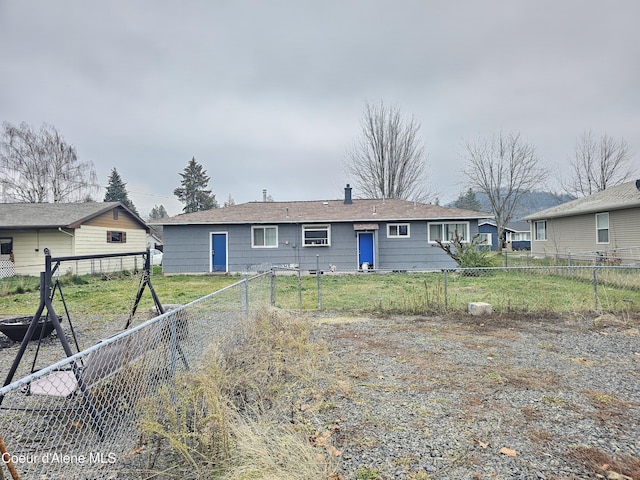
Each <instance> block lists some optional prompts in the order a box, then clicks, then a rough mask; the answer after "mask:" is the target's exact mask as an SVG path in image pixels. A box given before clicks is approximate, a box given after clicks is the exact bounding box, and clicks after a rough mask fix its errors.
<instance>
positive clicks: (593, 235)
mask: <svg viewBox="0 0 640 480" xmlns="http://www.w3.org/2000/svg"><path fill="white" fill-rule="evenodd" d="M523 220H527V221H529V222H530V224H531V253H532V255H538V256H558V255H559V256H563V257H564V256H566V257H573V258H581V257H584V258H593V259H595V260H596V261H605V262H609V263H638V262H640V181H633V182H628V183H624V184H621V185H617V186H615V187H610V188H607V189H606V190H603V191H601V192H597V193H595V194H593V195H589V196H587V197H583V198H578V199H576V200H573V201H571V202H567V203H564V204H561V205H557V206H555V207H552V208H548V209H546V210H542V211H540V212H536V213H533V214H531V215H528V216H526V217H524V219H523Z"/></svg>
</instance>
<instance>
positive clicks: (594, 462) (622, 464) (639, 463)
mask: <svg viewBox="0 0 640 480" xmlns="http://www.w3.org/2000/svg"><path fill="white" fill-rule="evenodd" d="M567 456H568V457H569V458H570V459H571V460H573V461H576V462H579V463H580V464H582V465H585V466H586V467H587V468H589V469H590V470H592V471H594V472H598V474H599V475H600V477H601V478H621V477H614V476H613V475H611V472H615V473H617V474H620V475H626V476H627V477H630V478H631V479H636V478H640V458H637V457H630V456H626V455H625V456H619V457H615V458H614V457H611V456H610V455H608V454H607V453H605V452H603V451H602V450H600V449H599V448H597V447H577V448H574V449H573V450H571V451H570V452H569V453H568V454H567Z"/></svg>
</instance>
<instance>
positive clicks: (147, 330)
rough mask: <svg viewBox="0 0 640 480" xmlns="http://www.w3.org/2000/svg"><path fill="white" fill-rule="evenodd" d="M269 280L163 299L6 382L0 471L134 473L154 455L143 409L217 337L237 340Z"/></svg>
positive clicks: (219, 341)
mask: <svg viewBox="0 0 640 480" xmlns="http://www.w3.org/2000/svg"><path fill="white" fill-rule="evenodd" d="M271 287H272V282H271V274H270V273H265V274H260V275H255V276H253V277H251V278H249V277H245V278H244V279H242V280H240V281H239V282H237V283H234V284H233V285H230V286H228V287H226V288H223V289H221V290H219V291H217V292H215V293H212V294H210V295H207V296H205V297H203V298H200V299H198V300H196V301H194V302H191V303H189V304H187V305H172V306H170V308H172V309H171V310H168V308H169V306H165V309H166V310H167V311H166V312H165V313H164V314H162V315H159V316H154V317H153V318H151V319H149V320H147V321H145V322H143V323H141V324H139V325H136V326H133V327H131V328H129V329H127V330H124V331H122V332H121V333H118V334H115V335H113V336H110V337H108V338H105V339H103V340H101V341H99V342H98V343H96V344H95V345H93V346H91V347H89V348H87V349H85V350H82V351H81V352H79V353H77V354H75V355H73V356H71V357H68V358H65V359H64V360H62V361H59V362H57V363H55V364H52V365H50V366H47V367H45V368H42V369H40V370H39V371H37V372H35V373H33V374H30V375H27V376H25V377H23V378H21V379H20V380H17V381H15V382H13V383H11V384H9V385H7V386H5V387H3V388H2V389H0V398H1V399H2V404H1V407H0V408H1V409H0V450H2V461H1V462H0V478H3V476H2V475H3V474H6V473H7V472H9V474H10V475H11V478H21V479H37V480H54V479H56V480H57V479H75V480H78V479H108V478H133V476H134V473H132V472H136V471H137V470H138V469H141V468H144V464H145V461H146V457H145V455H144V454H141V453H140V452H141V451H142V450H143V449H142V446H143V444H144V442H145V439H144V438H143V437H144V436H143V433H142V432H141V429H140V421H141V418H142V417H143V415H144V414H145V413H147V414H148V413H149V412H153V411H154V409H157V408H158V407H157V405H158V404H159V402H161V401H162V402H165V401H166V399H165V398H162V399H161V398H160V395H161V393H160V392H161V391H162V392H169V396H170V397H172V396H173V395H175V394H176V393H177V392H178V391H179V389H180V388H181V385H180V380H179V378H180V374H181V372H186V371H194V370H197V369H198V368H199V367H200V366H201V364H202V359H203V357H204V354H205V351H206V350H207V349H208V348H209V347H210V346H211V345H212V344H215V345H216V346H217V347H218V348H220V349H222V350H224V349H225V348H233V343H234V342H235V341H237V338H238V337H237V335H236V333H237V331H238V329H239V328H240V324H241V322H242V320H243V319H246V318H248V317H250V316H251V315H253V314H254V312H255V311H257V310H260V309H263V308H264V307H265V306H268V305H269V303H270V301H271V292H272V289H271ZM50 341H51V342H53V341H55V340H54V339H50ZM171 392H173V393H171ZM163 395H164V394H163ZM169 401H170V399H169ZM7 478H9V477H7Z"/></svg>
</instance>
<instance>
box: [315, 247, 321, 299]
mask: <svg viewBox="0 0 640 480" xmlns="http://www.w3.org/2000/svg"><path fill="white" fill-rule="evenodd" d="M316 281H317V283H318V310H322V287H321V284H320V255H316Z"/></svg>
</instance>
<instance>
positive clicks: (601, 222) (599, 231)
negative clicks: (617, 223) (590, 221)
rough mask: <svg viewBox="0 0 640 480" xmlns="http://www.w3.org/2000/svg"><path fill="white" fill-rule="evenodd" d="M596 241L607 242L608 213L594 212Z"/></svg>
mask: <svg viewBox="0 0 640 480" xmlns="http://www.w3.org/2000/svg"><path fill="white" fill-rule="evenodd" d="M596 243H609V213H596Z"/></svg>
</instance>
